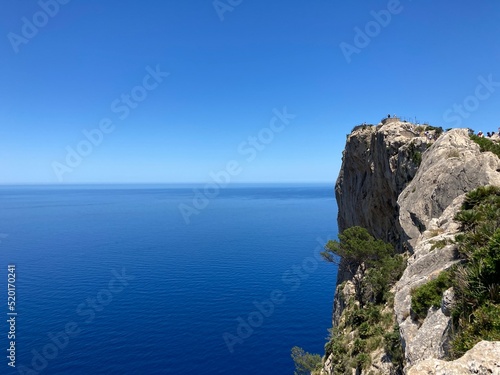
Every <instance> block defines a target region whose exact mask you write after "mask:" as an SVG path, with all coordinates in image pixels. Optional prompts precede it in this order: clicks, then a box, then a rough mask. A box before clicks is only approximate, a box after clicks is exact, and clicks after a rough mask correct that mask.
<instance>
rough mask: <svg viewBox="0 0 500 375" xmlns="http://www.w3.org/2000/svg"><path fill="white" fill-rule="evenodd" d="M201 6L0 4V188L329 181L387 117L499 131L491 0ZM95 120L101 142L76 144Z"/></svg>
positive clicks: (201, 0)
mask: <svg viewBox="0 0 500 375" xmlns="http://www.w3.org/2000/svg"><path fill="white" fill-rule="evenodd" d="M58 1H60V2H58ZM44 4H45V5H44ZM230 4H233V5H230ZM216 5H217V6H218V11H217V10H216V9H215V6H214V1H213V0H182V1H181V0H176V1H172V0H163V1H161V0H150V1H142V2H141V1H118V0H105V1H103V0H85V1H83V0H71V1H69V0H64V1H63V0H41V1H22V2H21V1H16V0H7V1H4V2H3V4H2V6H3V9H2V12H1V14H0V31H1V35H2V39H1V41H0V56H1V61H2V63H1V65H0V82H2V84H1V86H0V99H1V106H0V183H3V184H13V183H132V182H137V183H144V182H151V183H175V182H206V181H210V173H211V172H219V171H223V170H225V169H226V167H227V163H228V162H229V161H236V162H237V163H238V165H239V168H238V173H235V174H234V175H232V176H231V182H330V183H333V182H334V180H335V178H336V176H337V173H338V169H339V167H340V163H341V152H342V150H343V147H344V143H345V136H346V134H347V133H349V132H350V130H351V129H352V127H353V126H355V125H357V124H359V123H362V122H365V121H366V122H368V123H377V122H378V121H380V119H381V118H382V117H383V116H384V115H386V114H387V113H389V112H390V113H396V114H398V115H402V116H408V117H412V118H413V117H415V116H416V117H417V119H418V120H419V121H428V122H430V123H431V124H435V125H438V126H443V127H445V128H447V127H452V126H462V127H466V126H471V127H473V128H475V129H477V130H483V131H489V130H496V129H497V128H498V126H499V125H500V121H499V118H498V110H496V109H497V108H498V101H499V100H500V90H498V89H499V86H500V84H495V82H500V64H499V62H500V61H499V60H500V47H499V44H498V36H499V35H500V33H499V31H500V23H499V22H498V14H500V3H498V2H497V1H494V0H485V1H481V2H473V1H468V0H461V1H455V2H450V1H448V2H437V1H431V0H420V1H415V0H414V1H410V0H401V1H400V2H399V4H398V1H397V0H391V1H378V0H376V1H373V0H372V1H354V2H347V1H345V2H339V1H328V0H307V1H305V0H303V1H299V0H287V1H285V0H279V1H278V0H276V1H268V0H267V1H264V0H252V1H250V0H243V1H239V0H231V1H230V0H220V1H219V3H216ZM224 7H225V8H224ZM43 9H47V10H43ZM228 9H231V10H228ZM391 12H392V13H391ZM48 13H51V14H48ZM374 14H380V16H375V15H374ZM387 14H390V20H389V19H388V18H387ZM221 18H223V19H221ZM26 22H28V23H26ZM377 24H378V26H377ZM37 25H38V26H37ZM33 27H34V28H35V31H33ZM358 30H361V31H362V32H363V33H369V34H371V36H370V35H367V36H366V37H365V40H361V41H360V40H357V44H356V39H355V37H356V35H357V34H358V32H359V31H358ZM35 33H36V34H35ZM358 39H359V37H358ZM342 43H344V44H343V45H344V47H345V46H346V45H347V44H348V45H350V46H352V47H353V48H356V53H352V54H350V55H349V56H348V58H346V55H345V53H344V52H343V50H342V48H341V47H340V46H341V45H342ZM348 60H350V61H348ZM155 70H156V71H157V72H163V73H160V77H159V78H158V77H157V80H156V81H155V80H154V77H152V78H147V75H148V74H149V75H151V71H155ZM167 72H168V73H169V75H168V77H166V73H167ZM161 74H163V76H161ZM144 80H146V81H145V82H146V86H147V87H148V89H145V88H144V87H145V86H144ZM488 81H489V82H490V83H489V86H488V87H483V88H482V91H479V92H481V93H482V94H481V95H480V99H477V100H476V102H475V101H474V97H476V98H477V87H478V85H483V86H484V82H488ZM492 82H493V83H492ZM153 86H154V88H153ZM497 90H498V91H497ZM132 92H134V93H135V98H136V99H137V100H134V97H132V99H129V101H128V102H125V101H124V99H123V97H122V95H131V93H132ZM471 96H472V99H471ZM139 99H140V100H139ZM467 100H468V102H467ZM464 101H465V106H466V110H465V112H462V114H458V112H457V111H456V110H455V109H453V106H454V105H455V104H457V105H462V104H464ZM114 102H115V106H114V107H112V104H113V103H114ZM124 103H129V104H124ZM123 105H126V106H128V110H127V113H125V110H124V109H123ZM113 108H114V110H113ZM117 108H122V111H118V110H117ZM285 109H286V111H287V113H288V114H289V118H288V119H285V121H286V123H284V122H282V121H281V122H280V120H279V119H278V121H277V122H274V124H279V129H281V130H280V131H279V132H278V131H275V130H272V129H271V130H270V122H271V121H272V120H273V119H274V117H276V111H278V112H283V111H284V110H285ZM125 114H126V115H125ZM292 115H293V116H295V117H293V116H292ZM457 116H458V117H457ZM292 117H293V119H292ZM103 119H104V120H106V119H108V120H110V121H111V124H109V123H108V128H107V130H109V129H110V128H112V131H111V132H108V133H103V132H102V131H101V130H98V131H101V133H102V138H101V137H100V136H96V137H97V138H95V139H94V141H95V144H91V143H89V142H90V141H89V140H88V139H87V138H86V137H85V135H84V134H83V131H84V130H85V131H87V132H90V131H92V130H95V129H99V124H100V123H101V121H102V120H103ZM275 129H277V126H276V127H275ZM94 134H95V133H94ZM259 135H260V136H262V137H264V139H265V141H266V142H267V143H265V144H264V143H262V142H261V139H259ZM249 137H257V141H258V146H252V144H251V143H248V139H249ZM265 137H267V138H265ZM82 142H84V143H85V142H87V144H83V145H82V144H81V143H82ZM242 144H243V145H242ZM79 145H80V148H78V147H79ZM89 145H90V148H89V147H88V146H89ZM250 148H252V149H253V150H254V152H253V154H254V155H253V156H255V157H254V158H252V160H248V159H250V157H249V155H250V154H251V152H250V151H249V149H250ZM70 150H73V151H74V152H77V153H79V156H77V157H76V159H71V157H70V159H69V161H70V162H72V163H68V161H67V159H68V154H70V153H71V151H70ZM78 150H79V151H78ZM242 150H246V153H245V152H242ZM73 156H74V155H73ZM70 164H71V165H70Z"/></svg>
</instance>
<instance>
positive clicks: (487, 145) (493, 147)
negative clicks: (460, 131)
mask: <svg viewBox="0 0 500 375" xmlns="http://www.w3.org/2000/svg"><path fill="white" fill-rule="evenodd" d="M470 139H472V140H473V141H474V142H476V143H477V144H478V145H479V147H480V148H481V152H486V151H490V152H492V153H494V154H495V155H496V156H498V157H500V145H499V144H498V143H495V142H493V141H492V140H491V139H488V138H483V137H478V136H477V135H474V134H473V135H471V136H470Z"/></svg>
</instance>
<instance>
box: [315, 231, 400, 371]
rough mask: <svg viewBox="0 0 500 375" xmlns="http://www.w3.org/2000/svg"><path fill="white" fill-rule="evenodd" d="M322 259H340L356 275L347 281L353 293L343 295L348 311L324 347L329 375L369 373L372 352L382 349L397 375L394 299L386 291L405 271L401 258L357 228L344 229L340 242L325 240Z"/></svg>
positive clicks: (397, 350)
mask: <svg viewBox="0 0 500 375" xmlns="http://www.w3.org/2000/svg"><path fill="white" fill-rule="evenodd" d="M322 255H323V257H324V258H325V259H326V260H327V261H330V262H336V263H338V262H339V257H340V258H341V259H342V262H343V263H342V264H343V265H344V266H345V267H346V268H347V269H348V270H349V272H351V274H353V275H354V277H353V279H352V280H351V282H352V283H353V284H354V287H355V295H354V296H351V297H349V296H344V297H346V298H348V301H347V307H346V308H345V310H344V312H343V316H342V319H341V322H340V323H339V325H338V326H337V327H335V328H334V329H333V330H331V333H330V337H329V341H328V343H327V344H326V345H325V352H326V356H329V355H330V354H332V358H333V363H332V371H333V373H334V374H351V373H352V369H355V370H356V371H357V373H359V372H361V370H366V369H368V368H369V367H370V366H371V362H372V358H371V353H372V352H373V351H375V350H377V349H380V348H384V349H385V350H386V353H387V355H388V357H389V358H390V359H391V361H392V362H393V363H394V366H395V369H396V371H400V370H401V369H402V363H403V354H402V353H403V351H402V348H401V343H400V340H399V328H396V329H397V331H394V329H395V328H394V324H395V320H394V315H393V313H392V311H391V308H392V307H391V306H392V304H393V300H394V296H393V295H392V294H391V293H390V292H389V290H390V288H391V286H392V285H394V283H395V282H396V281H397V280H398V279H399V277H400V276H401V274H402V273H403V270H404V266H405V259H404V257H403V256H401V255H399V254H396V253H395V251H394V248H393V247H392V246H391V245H390V244H387V243H385V242H383V241H381V240H376V239H375V238H374V237H373V236H371V235H370V234H369V233H368V231H367V230H366V229H364V228H361V227H352V228H349V229H346V230H345V231H344V232H343V233H341V234H340V235H339V241H329V242H328V244H327V245H326V247H325V251H324V252H323V253H322ZM339 290H340V289H339ZM345 332H351V334H350V335H346V334H345ZM387 332H390V334H387ZM388 335H389V336H388Z"/></svg>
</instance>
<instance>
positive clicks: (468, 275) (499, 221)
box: [452, 186, 500, 357]
mask: <svg viewBox="0 0 500 375" xmlns="http://www.w3.org/2000/svg"><path fill="white" fill-rule="evenodd" d="M455 220H457V221H459V222H460V224H461V229H462V231H463V234H461V235H458V236H456V241H457V243H458V244H459V246H458V250H459V254H460V256H461V258H462V259H463V263H462V264H461V265H460V266H459V267H458V268H457V270H456V272H455V273H454V278H453V288H454V290H455V298H456V301H457V303H456V305H455V308H454V309H453V312H452V316H453V321H454V325H455V328H456V335H455V337H454V339H453V341H452V356H453V357H459V356H461V355H462V354H463V353H465V352H466V351H467V350H469V349H471V348H472V347H473V346H474V345H475V344H476V343H477V342H479V341H480V340H500V187H496V186H485V187H480V188H478V189H476V190H474V191H471V192H469V193H468V194H467V196H466V199H465V201H464V203H463V205H462V209H461V211H460V212H459V213H458V214H457V215H456V216H455Z"/></svg>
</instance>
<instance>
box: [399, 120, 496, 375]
mask: <svg viewBox="0 0 500 375" xmlns="http://www.w3.org/2000/svg"><path fill="white" fill-rule="evenodd" d="M499 171H500V159H499V158H498V157H497V156H495V155H493V154H492V153H490V152H485V153H482V152H480V149H479V146H478V145H477V144H476V143H474V142H473V141H471V140H470V138H469V136H468V133H467V131H466V130H464V129H455V130H451V131H449V132H447V133H445V134H443V135H442V136H441V137H440V138H439V139H438V140H437V141H436V143H435V144H433V145H432V147H430V148H429V150H428V151H427V152H426V153H424V155H423V158H422V164H421V166H420V168H419V170H418V171H417V173H416V175H415V177H414V179H413V180H412V181H411V182H410V183H409V184H408V186H407V187H406V188H405V189H404V191H403V192H402V193H401V194H400V196H399V198H398V204H399V206H400V210H399V222H400V225H401V226H400V227H401V228H402V230H403V233H402V237H407V238H408V242H409V247H410V248H412V250H413V255H412V256H411V257H410V258H409V260H408V265H407V268H406V270H405V272H404V274H403V276H402V277H401V279H400V280H399V282H398V283H397V284H396V294H395V299H394V311H395V314H396V317H397V320H398V323H399V326H400V331H401V338H402V341H403V344H404V347H405V356H406V362H407V367H408V368H409V367H411V366H413V365H414V364H415V363H418V362H419V361H422V360H424V359H427V358H438V359H439V358H445V357H446V356H447V354H448V348H447V343H448V341H449V333H450V324H451V323H450V317H449V313H448V314H447V311H446V309H437V310H433V311H432V310H431V311H429V313H428V315H427V317H426V318H425V319H424V321H423V322H418V321H416V320H414V319H413V316H412V314H411V311H410V308H411V295H410V293H411V291H412V290H413V289H415V288H416V287H417V286H420V285H422V284H424V283H426V282H428V281H430V280H432V279H433V278H435V277H437V276H438V275H439V273H441V272H442V271H444V270H446V269H448V268H449V267H451V266H452V265H453V264H454V263H456V262H457V259H456V245H455V244H454V243H453V239H454V237H455V235H456V234H457V232H458V229H459V228H458V225H457V223H455V222H454V221H453V217H454V216H455V215H456V213H457V212H458V211H459V210H460V207H461V205H462V202H463V199H464V197H465V193H467V192H469V191H471V190H474V189H476V188H477V187H479V186H484V185H500V173H499ZM449 294H450V293H448V295H447V296H446V297H447V298H448V299H449ZM444 302H446V301H444ZM446 303H447V304H450V303H452V301H449V300H448V301H447V302H446ZM443 304H445V303H443ZM443 304H442V305H443Z"/></svg>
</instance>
